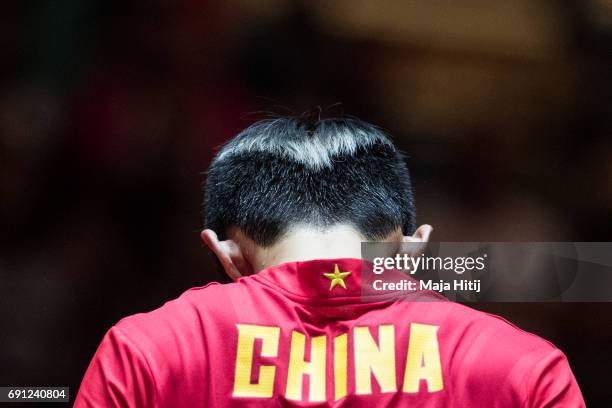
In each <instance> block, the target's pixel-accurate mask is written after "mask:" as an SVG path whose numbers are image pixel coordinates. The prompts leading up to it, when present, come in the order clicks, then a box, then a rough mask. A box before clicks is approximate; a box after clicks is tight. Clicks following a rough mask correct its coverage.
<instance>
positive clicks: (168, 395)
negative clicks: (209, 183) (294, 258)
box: [75, 259, 584, 408]
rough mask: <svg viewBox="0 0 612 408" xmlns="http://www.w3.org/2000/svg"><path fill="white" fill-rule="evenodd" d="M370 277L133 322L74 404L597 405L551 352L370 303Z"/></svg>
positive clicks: (410, 308)
mask: <svg viewBox="0 0 612 408" xmlns="http://www.w3.org/2000/svg"><path fill="white" fill-rule="evenodd" d="M361 267H362V261H360V260H356V259H336V260H316V261H307V262H294V263H287V264H283V265H279V266H276V267H273V268H269V269H267V270H264V271H261V272H259V273H257V274H255V275H252V276H249V277H244V278H241V279H239V280H238V281H237V282H235V283H231V284H218V283H211V284H209V285H206V286H204V287H200V288H194V289H190V290H188V291H187V292H185V293H184V294H183V295H182V296H180V297H179V298H178V299H175V300H173V301H170V302H168V303H166V304H165V305H164V306H162V307H161V308H159V309H157V310H154V311H152V312H150V313H144V314H137V315H134V316H130V317H127V318H125V319H123V320H121V321H120V322H119V323H117V325H115V326H114V327H113V328H111V329H110V330H109V331H108V333H107V334H106V336H105V337H104V339H103V340H102V343H101V344H100V346H99V348H98V350H97V352H96V354H95V356H94V358H93V360H92V362H91V364H90V366H89V368H88V370H87V373H86V374H85V377H84V379H83V382H82V384H81V388H80V390H79V394H78V396H77V400H76V403H75V406H76V407H78V408H81V407H105V406H113V407H115V406H129V407H226V406H270V405H284V406H312V405H313V404H314V405H317V406H325V405H328V406H351V407H353V406H363V407H372V406H400V405H401V406H411V407H419V406H422V407H472V406H487V407H545V406H546V407H549V406H555V407H583V406H584V401H583V399H582V396H581V393H580V389H579V388H578V385H577V383H576V380H575V378H574V376H573V374H572V372H571V370H570V367H569V365H568V362H567V359H566V358H565V356H564V355H563V353H562V352H561V351H559V350H558V349H557V348H555V347H554V346H553V345H552V344H550V343H548V342H547V341H545V340H542V339H541V338H539V337H537V336H535V335H532V334H530V333H527V332H524V331H522V330H520V329H518V328H517V327H515V326H513V325H511V324H510V323H508V322H506V321H505V320H503V319H501V318H499V317H496V316H493V315H489V314H486V313H482V312H479V311H475V310H473V309H470V308H468V307H465V306H463V305H460V304H457V303H453V302H449V301H441V300H439V299H435V297H436V296H437V295H436V294H434V293H424V294H421V295H422V296H429V297H431V300H435V301H431V302H428V301H406V299H405V295H402V294H401V293H395V294H389V293H387V294H386V295H385V296H377V295H376V294H364V293H363V291H362V288H361V283H362V282H361V276H360V274H361ZM421 300H423V299H421Z"/></svg>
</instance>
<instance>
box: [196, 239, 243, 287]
mask: <svg viewBox="0 0 612 408" xmlns="http://www.w3.org/2000/svg"><path fill="white" fill-rule="evenodd" d="M200 237H201V238H202V241H203V242H204V243H205V244H206V246H208V247H209V248H210V250H211V251H213V252H214V253H215V255H216V256H217V258H219V261H220V262H221V265H222V266H223V269H224V270H225V273H226V274H227V276H229V277H230V278H231V279H232V280H234V281H235V280H237V279H238V278H241V277H243V276H247V275H251V274H252V273H253V271H252V268H251V265H250V264H249V263H248V262H247V261H246V259H245V257H244V253H243V252H242V250H241V248H240V245H238V243H236V242H235V241H233V240H231V239H227V240H225V241H219V237H218V236H217V233H216V232H215V231H213V230H209V229H205V230H204V231H202V232H201V233H200Z"/></svg>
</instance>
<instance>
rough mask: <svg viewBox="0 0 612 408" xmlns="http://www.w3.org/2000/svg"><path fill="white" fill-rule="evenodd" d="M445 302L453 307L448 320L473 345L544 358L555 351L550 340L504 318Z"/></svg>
mask: <svg viewBox="0 0 612 408" xmlns="http://www.w3.org/2000/svg"><path fill="white" fill-rule="evenodd" d="M448 303H450V305H451V306H449V307H450V308H452V309H451V310H450V313H449V318H448V321H449V323H450V324H451V326H452V327H456V328H458V329H459V330H461V331H462V332H463V333H464V334H465V335H468V337H469V338H471V339H473V340H474V341H476V342H477V343H476V344H481V345H482V346H486V347H485V348H486V349H489V348H498V349H503V350H504V353H510V354H512V353H519V354H521V355H525V354H526V353H530V352H537V351H540V352H541V353H542V354H543V355H546V354H549V353H550V352H553V351H554V350H557V348H556V347H555V345H553V344H552V343H551V342H550V341H548V340H545V339H543V338H542V337H540V336H538V335H536V334H534V333H531V332H528V331H526V330H523V329H521V328H520V327H518V326H516V325H515V324H513V323H511V322H510V321H508V320H506V319H505V318H503V317H500V316H497V315H495V314H491V313H486V312H483V311H479V310H476V309H472V308H471V307H468V306H465V305H462V304H458V303H451V302H448Z"/></svg>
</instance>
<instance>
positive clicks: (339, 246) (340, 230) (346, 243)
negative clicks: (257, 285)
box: [252, 225, 401, 272]
mask: <svg viewBox="0 0 612 408" xmlns="http://www.w3.org/2000/svg"><path fill="white" fill-rule="evenodd" d="M394 235H395V234H393V236H392V237H390V239H389V240H395V239H394V238H396V237H395V236H394ZM400 236H401V233H400ZM364 241H366V239H365V238H364V237H363V236H362V235H361V234H360V233H359V232H358V231H357V230H355V229H354V228H352V227H350V226H344V225H339V226H334V227H330V228H327V229H325V230H319V229H312V228H307V227H304V228H294V229H292V230H291V231H289V232H288V233H287V234H286V235H285V236H284V237H283V238H282V239H281V240H280V241H279V242H278V243H277V244H275V245H273V246H272V247H269V248H262V249H259V250H256V251H254V253H253V257H252V266H253V269H254V270H255V271H256V272H258V271H260V270H262V269H266V268H269V267H271V266H275V265H280V264H282V263H287V262H300V261H308V260H313V259H338V258H356V259H360V258H361V243H362V242H364Z"/></svg>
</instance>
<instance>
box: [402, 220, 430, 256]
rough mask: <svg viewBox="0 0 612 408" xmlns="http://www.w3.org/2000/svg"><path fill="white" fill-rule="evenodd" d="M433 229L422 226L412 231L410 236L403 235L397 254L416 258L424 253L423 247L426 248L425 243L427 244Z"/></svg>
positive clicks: (425, 225) (428, 226)
mask: <svg viewBox="0 0 612 408" xmlns="http://www.w3.org/2000/svg"><path fill="white" fill-rule="evenodd" d="M432 231H433V228H432V227H431V225H427V224H423V225H421V226H420V227H419V228H417V229H416V231H414V234H412V236H410V235H405V236H404V237H403V238H402V242H401V244H400V249H399V251H398V252H399V253H401V254H407V255H408V256H410V257H417V256H419V255H421V254H422V253H423V252H425V247H427V242H429V236H430V235H431V232H432Z"/></svg>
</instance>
